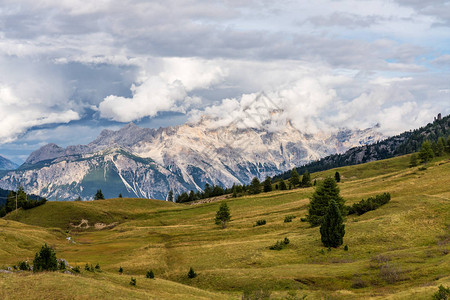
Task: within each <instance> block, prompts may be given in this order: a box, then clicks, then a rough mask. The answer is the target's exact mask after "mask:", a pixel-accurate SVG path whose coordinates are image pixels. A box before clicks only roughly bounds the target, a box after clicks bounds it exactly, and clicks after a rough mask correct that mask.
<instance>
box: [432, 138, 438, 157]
mask: <svg viewBox="0 0 450 300" xmlns="http://www.w3.org/2000/svg"><path fill="white" fill-rule="evenodd" d="M431 149H432V150H433V153H434V156H438V155H437V151H438V150H437V143H436V142H435V141H433V142H431Z"/></svg>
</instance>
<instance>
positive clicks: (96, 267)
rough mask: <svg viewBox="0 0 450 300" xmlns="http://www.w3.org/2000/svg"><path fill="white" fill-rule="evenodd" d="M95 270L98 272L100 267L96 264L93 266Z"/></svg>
mask: <svg viewBox="0 0 450 300" xmlns="http://www.w3.org/2000/svg"><path fill="white" fill-rule="evenodd" d="M95 269H96V270H97V271H100V265H99V264H98V263H97V264H96V265H95Z"/></svg>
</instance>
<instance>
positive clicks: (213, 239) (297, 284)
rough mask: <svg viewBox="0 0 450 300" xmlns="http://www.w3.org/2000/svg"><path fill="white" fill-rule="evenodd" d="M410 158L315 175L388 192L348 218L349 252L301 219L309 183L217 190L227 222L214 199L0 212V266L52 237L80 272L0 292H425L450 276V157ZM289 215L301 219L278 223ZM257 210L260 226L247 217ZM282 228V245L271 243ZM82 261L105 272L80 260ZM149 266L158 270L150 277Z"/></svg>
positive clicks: (200, 295)
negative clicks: (234, 192)
mask: <svg viewBox="0 0 450 300" xmlns="http://www.w3.org/2000/svg"><path fill="white" fill-rule="evenodd" d="M408 164H409V156H403V157H398V158H393V159H388V160H382V161H377V162H371V163H367V164H363V165H357V166H349V167H342V168H338V169H333V170H329V171H324V172H319V173H314V174H312V179H313V180H314V179H317V180H320V179H322V178H325V177H326V176H333V175H334V172H336V171H339V172H340V174H341V183H339V187H340V189H341V195H342V196H343V197H344V199H345V200H346V204H347V205H349V204H352V203H354V202H358V201H360V200H361V199H362V198H367V197H370V196H374V195H376V194H381V193H383V192H390V193H391V196H392V199H391V201H390V202H389V203H388V204H386V205H384V206H381V207H380V208H378V209H377V210H374V211H370V212H368V213H366V214H364V215H361V216H357V215H351V216H348V217H347V218H346V222H345V225H346V228H345V229H346V234H345V237H344V245H348V251H345V250H344V247H343V246H341V247H339V248H337V249H334V248H333V249H331V251H329V250H328V249H327V248H325V247H323V246H322V244H321V242H320V233H319V228H318V227H315V228H311V227H310V226H309V224H308V223H305V222H301V221H300V218H302V217H304V216H305V215H306V213H307V205H308V203H309V197H310V196H311V194H312V193H313V191H314V187H311V188H305V189H294V190H288V191H274V192H270V193H262V194H259V195H254V196H245V197H240V198H230V199H227V200H224V201H226V202H227V204H228V206H229V207H230V210H231V215H232V221H231V222H230V223H229V224H228V227H227V228H226V229H221V227H220V226H217V225H215V224H214V221H213V219H214V216H215V213H216V211H217V210H218V207H219V205H220V202H214V203H205V204H197V205H187V204H175V203H168V202H165V201H159V200H147V199H128V198H124V199H108V200H98V201H89V202H47V203H46V204H45V205H43V206H40V207H36V208H33V209H30V210H27V211H24V210H19V211H17V212H12V213H10V214H9V215H7V216H6V217H5V218H3V219H0V269H6V268H7V267H8V266H12V265H15V264H17V263H18V262H19V261H22V260H26V259H28V260H32V259H33V257H34V254H35V253H36V252H37V251H38V250H39V249H40V247H41V246H42V245H43V244H44V243H47V244H49V245H51V246H52V247H53V248H54V249H55V250H56V253H57V257H58V258H64V259H66V260H67V261H68V262H69V264H70V265H71V266H80V267H81V269H82V271H81V273H80V274H77V275H70V274H63V273H59V272H54V273H39V274H33V273H30V272H15V273H0V298H1V299H19V298H22V299H24V298H25V299H92V298H94V299H112V298H114V299H121V298H122V299H153V298H154V299H178V298H179V299H241V297H242V295H243V292H244V291H246V292H247V293H252V292H255V291H260V290H262V291H263V293H266V294H269V293H270V297H271V299H303V297H305V296H306V299H361V298H364V299H368V298H373V299H430V298H431V295H432V294H433V293H434V292H435V291H437V287H438V286H439V285H440V284H442V285H444V286H450V255H449V251H450V158H449V157H448V156H447V157H443V158H439V159H435V160H434V161H433V162H431V163H429V164H428V165H427V167H426V169H421V168H420V167H421V166H419V167H414V168H409V167H408ZM288 215H294V216H295V217H296V218H294V219H293V220H292V222H290V223H284V218H285V216H288ZM259 219H265V220H266V222H267V223H266V225H262V226H254V225H255V224H256V221H257V220H259ZM95 224H97V228H96V226H95ZM80 225H81V226H80ZM88 226H89V227H88ZM67 237H70V238H71V241H68V240H67ZM284 237H288V238H289V239H290V244H289V245H288V246H287V247H286V248H285V249H283V250H281V251H274V250H269V247H270V246H271V245H273V244H275V242H276V241H277V240H282V239H284ZM86 263H88V264H93V265H95V264H97V263H99V264H100V266H101V271H100V272H94V273H93V272H88V271H84V265H85V264H86ZM120 267H122V268H123V270H124V273H123V274H122V275H119V273H118V270H119V268H120ZM190 267H193V268H194V270H195V271H196V272H197V274H198V276H197V277H196V278H194V279H189V278H188V277H187V272H188V270H189V268H190ZM150 269H152V270H153V271H154V273H155V276H156V279H154V280H151V279H146V278H145V273H146V271H147V270H150ZM130 277H135V278H136V279H137V285H136V286H130V285H129V281H130Z"/></svg>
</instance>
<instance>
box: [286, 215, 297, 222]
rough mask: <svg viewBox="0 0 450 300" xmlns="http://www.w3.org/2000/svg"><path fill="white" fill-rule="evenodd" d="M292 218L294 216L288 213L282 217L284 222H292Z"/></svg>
mask: <svg viewBox="0 0 450 300" xmlns="http://www.w3.org/2000/svg"><path fill="white" fill-rule="evenodd" d="M292 219H295V216H292V215H289V216H286V217H284V223H289V222H292Z"/></svg>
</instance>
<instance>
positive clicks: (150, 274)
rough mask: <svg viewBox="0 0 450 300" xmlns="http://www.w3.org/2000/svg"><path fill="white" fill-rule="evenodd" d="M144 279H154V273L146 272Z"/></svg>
mask: <svg viewBox="0 0 450 300" xmlns="http://www.w3.org/2000/svg"><path fill="white" fill-rule="evenodd" d="M145 277H147V278H150V279H153V278H155V273H153V270H150V271H147V274H145Z"/></svg>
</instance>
